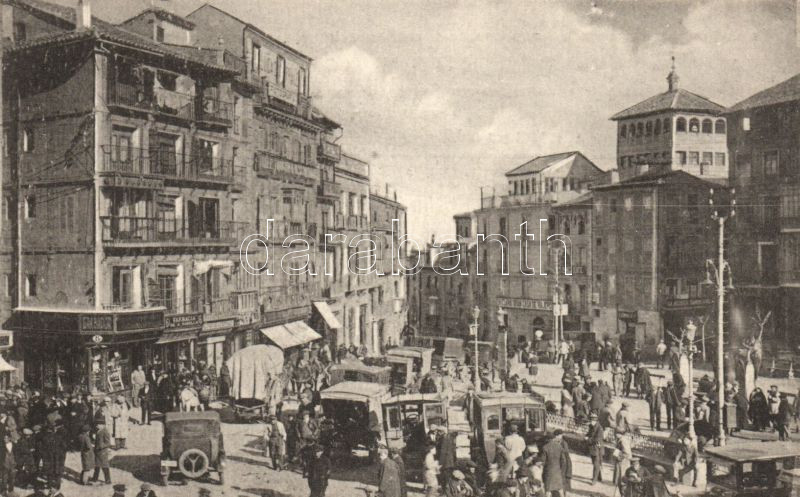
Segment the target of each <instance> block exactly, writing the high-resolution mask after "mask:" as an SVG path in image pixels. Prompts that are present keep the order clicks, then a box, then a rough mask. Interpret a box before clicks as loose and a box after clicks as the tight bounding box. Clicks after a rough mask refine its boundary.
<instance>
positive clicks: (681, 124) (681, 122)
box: [675, 117, 686, 133]
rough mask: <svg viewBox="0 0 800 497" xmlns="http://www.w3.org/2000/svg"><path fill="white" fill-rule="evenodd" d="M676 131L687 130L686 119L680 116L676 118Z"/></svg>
mask: <svg viewBox="0 0 800 497" xmlns="http://www.w3.org/2000/svg"><path fill="white" fill-rule="evenodd" d="M675 131H679V132H684V133H685V132H686V119H684V118H682V117H679V118H678V119H676V120H675Z"/></svg>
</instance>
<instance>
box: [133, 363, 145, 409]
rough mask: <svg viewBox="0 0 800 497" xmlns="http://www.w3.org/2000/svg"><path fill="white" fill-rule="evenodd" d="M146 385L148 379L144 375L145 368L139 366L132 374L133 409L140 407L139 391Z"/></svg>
mask: <svg viewBox="0 0 800 497" xmlns="http://www.w3.org/2000/svg"><path fill="white" fill-rule="evenodd" d="M145 383H147V377H146V376H145V374H144V367H143V366H142V365H141V364H139V365H138V366H136V370H135V371H134V372H133V373H131V398H132V399H133V407H139V400H140V397H139V391H140V390H141V389H142V387H143V386H144V384H145Z"/></svg>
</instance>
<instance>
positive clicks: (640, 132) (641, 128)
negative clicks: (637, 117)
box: [636, 123, 644, 136]
mask: <svg viewBox="0 0 800 497" xmlns="http://www.w3.org/2000/svg"><path fill="white" fill-rule="evenodd" d="M642 135H644V125H643V124H642V123H636V136H642Z"/></svg>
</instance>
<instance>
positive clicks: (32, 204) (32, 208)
mask: <svg viewBox="0 0 800 497" xmlns="http://www.w3.org/2000/svg"><path fill="white" fill-rule="evenodd" d="M35 217H36V196H35V195H28V196H27V197H25V219H34V218H35Z"/></svg>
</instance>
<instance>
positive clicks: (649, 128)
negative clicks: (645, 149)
mask: <svg viewBox="0 0 800 497" xmlns="http://www.w3.org/2000/svg"><path fill="white" fill-rule="evenodd" d="M644 134H645V136H650V135H652V134H653V122H652V121H647V124H645V125H644Z"/></svg>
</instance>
